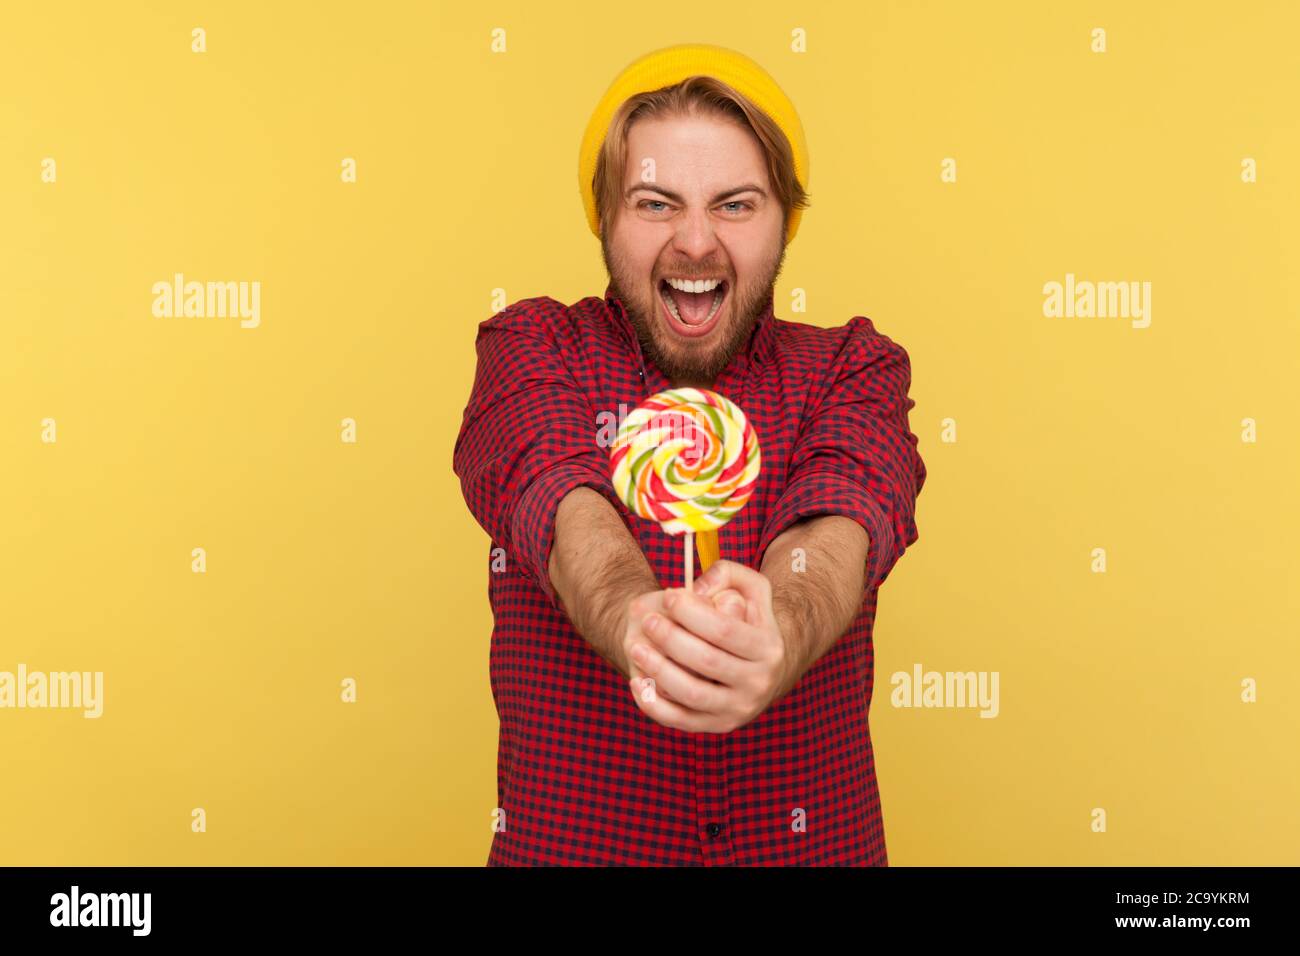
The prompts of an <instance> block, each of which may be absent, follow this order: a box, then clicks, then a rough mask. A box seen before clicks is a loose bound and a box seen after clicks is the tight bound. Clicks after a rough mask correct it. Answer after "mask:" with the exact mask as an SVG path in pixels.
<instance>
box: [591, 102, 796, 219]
mask: <svg viewBox="0 0 1300 956" xmlns="http://www.w3.org/2000/svg"><path fill="white" fill-rule="evenodd" d="M692 115H700V116H716V117H719V118H721V119H729V120H733V121H735V122H737V123H739V124H741V125H742V126H744V127H746V128H748V129H749V131H750V132H752V133H753V134H754V136H755V137H757V139H758V142H759V145H760V146H761V147H762V149H763V154H764V156H765V158H766V161H767V176H768V179H769V181H770V182H771V186H772V191H773V192H774V193H775V194H776V198H777V201H778V202H780V204H781V209H782V218H781V235H782V236H785V234H786V226H787V225H788V223H789V221H790V213H791V212H792V211H793V210H795V209H801V210H802V209H807V208H808V205H809V202H808V193H807V192H806V191H805V190H804V188H803V186H802V185H800V183H799V179H798V177H797V176H796V175H795V170H794V151H793V150H792V149H791V148H790V141H789V140H788V139H786V135H785V133H783V132H782V131H781V127H779V126H778V125H777V124H776V123H775V122H773V121H772V119H771V118H770V117H769V116H768V115H767V114H766V113H764V112H763V111H762V110H760V109H759V108H758V107H757V106H755V105H754V104H753V103H752V102H751V101H750V100H749V99H748V98H747V97H745V96H744V95H743V94H741V93H739V92H737V91H736V89H735V88H734V87H732V86H730V85H728V84H726V83H723V82H722V81H721V80H718V79H715V78H714V77H711V76H688V77H687V78H686V79H684V80H682V81H681V82H680V83H675V84H673V85H672V86H665V87H663V88H662V89H658V90H653V91H651V92H649V93H638V94H636V95H635V96H630V97H628V98H627V99H626V100H625V101H624V102H623V103H622V104H621V105H620V106H619V108H618V109H617V110H616V111H615V112H614V115H613V117H612V118H611V119H610V121H609V132H608V133H607V134H606V136H605V141H604V143H603V144H602V145H601V148H600V155H599V156H598V157H597V158H596V174H595V175H594V176H593V177H592V195H593V196H594V197H595V200H596V212H597V215H598V216H599V217H600V234H601V236H602V237H604V236H607V235H608V234H609V233H608V227H609V222H610V219H611V217H612V215H613V212H614V210H616V209H618V208H620V207H621V206H622V204H623V178H624V176H625V175H626V172H627V169H626V166H625V162H626V157H627V139H628V133H629V132H630V131H631V129H632V124H634V123H635V122H636V121H637V120H639V119H648V118H650V117H658V118H668V117H676V116H692Z"/></svg>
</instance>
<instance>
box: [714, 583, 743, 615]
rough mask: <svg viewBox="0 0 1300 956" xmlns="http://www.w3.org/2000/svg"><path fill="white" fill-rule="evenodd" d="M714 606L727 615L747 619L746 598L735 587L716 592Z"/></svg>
mask: <svg viewBox="0 0 1300 956" xmlns="http://www.w3.org/2000/svg"><path fill="white" fill-rule="evenodd" d="M713 606H714V607H716V608H717V609H718V613H720V614H725V615H726V616H727V617H734V618H739V619H740V620H742V621H743V620H744V619H745V598H744V596H742V595H741V593H740V592H739V591H737V590H736V589H735V588H724V589H723V590H721V591H718V592H717V593H716V594H714V595H713Z"/></svg>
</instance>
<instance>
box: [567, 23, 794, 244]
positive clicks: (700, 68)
mask: <svg viewBox="0 0 1300 956" xmlns="http://www.w3.org/2000/svg"><path fill="white" fill-rule="evenodd" d="M701 74H702V75H705V76H712V77H714V78H715V79H718V80H721V81H722V82H724V83H727V84H728V85H730V86H732V87H734V88H735V90H736V91H737V92H738V93H741V94H742V95H744V96H745V97H747V98H748V99H749V100H750V102H752V103H753V104H754V105H755V106H757V107H758V108H759V109H761V110H762V111H763V112H764V113H766V114H767V115H768V116H769V117H770V118H771V119H772V121H773V122H774V123H776V125H777V126H779V127H780V128H781V131H782V132H784V133H785V136H786V139H788V140H789V141H790V148H791V150H792V151H793V152H794V173H795V178H796V179H798V180H799V184H800V185H801V186H803V188H804V189H807V188H808V145H807V143H805V142H804V136H803V124H801V123H800V122H799V114H798V113H796V112H795V109H794V104H793V103H791V102H790V99H789V97H787V96H786V95H785V93H784V92H782V90H781V87H779V86H777V85H776V81H775V80H773V79H772V77H770V76H769V75H768V74H767V71H765V70H764V69H763V68H762V67H761V66H759V65H758V64H757V63H755V62H754V61H753V60H751V59H750V58H749V57H747V56H745V55H744V54H742V53H737V52H736V51H734V50H728V49H727V48H726V47H720V46H713V45H711V44H707V43H683V44H680V45H678V46H670V47H664V48H663V49H661V50H655V51H654V52H653V53H647V54H646V55H645V56H643V57H641V58H639V59H637V60H634V61H633V62H632V63H631V64H630V65H629V66H628V67H627V68H626V69H624V70H623V72H622V73H620V74H619V75H618V76H617V77H616V78H615V79H614V82H613V83H611V84H610V86H609V89H608V90H606V91H605V95H604V96H602V97H601V99H600V102H599V103H597V104H596V111H595V112H594V113H592V114H591V119H590V120H588V122H587V130H586V132H584V133H583V134H582V146H581V148H580V149H579V151H578V190H579V192H580V193H581V194H582V205H583V207H584V208H585V209H586V211H587V224H588V225H589V226H590V227H591V231H592V233H593V234H594V235H595V236H596V237H597V238H600V217H599V216H598V215H597V212H596V197H595V195H594V194H593V192H592V182H591V180H592V177H593V176H595V175H596V160H597V158H598V157H599V156H600V149H601V146H603V145H604V143H605V136H606V134H607V133H608V132H609V123H610V120H612V119H613V118H614V113H615V112H616V111H617V110H618V108H619V107H620V106H622V105H623V103H624V101H625V100H627V99H628V98H629V97H631V96H635V95H636V94H638V93H649V92H652V91H653V90H657V89H661V88H662V87H665V86H672V85H673V84H674V83H680V82H681V81H682V80H684V79H686V78H687V77H688V76H696V75H701ZM802 213H803V210H802V209H792V210H790V221H789V223H788V224H787V227H786V242H787V243H788V242H790V240H792V239H793V238H794V234H795V233H796V232H797V231H798V229H799V219H800V218H801V216H802Z"/></svg>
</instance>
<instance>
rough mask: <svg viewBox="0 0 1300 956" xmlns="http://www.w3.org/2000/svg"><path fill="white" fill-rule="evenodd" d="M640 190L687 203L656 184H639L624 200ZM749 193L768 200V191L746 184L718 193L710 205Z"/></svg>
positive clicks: (710, 201) (624, 195)
mask: <svg viewBox="0 0 1300 956" xmlns="http://www.w3.org/2000/svg"><path fill="white" fill-rule="evenodd" d="M638 189H648V190H650V191H651V192H657V193H659V194H660V195H661V196H666V197H667V198H668V199H671V200H672V201H673V202H679V203H684V202H686V200H685V199H683V198H682V197H681V196H679V195H678V194H677V193H675V192H673V191H672V190H670V189H664V188H663V187H662V186H657V185H655V184H654V183H637V184H636V185H634V186H632V187H631V188H629V189H628V191H627V192H626V193H624V194H623V198H624V199H629V198H631V196H632V194H633V193H634V192H636V191H637V190H638ZM748 192H755V193H758V194H759V195H760V196H762V197H763V198H764V199H766V198H767V191H766V190H764V189H763V188H762V187H761V186H756V185H755V184H754V183H745V184H744V185H743V186H736V187H735V188H733V189H727V190H724V191H723V192H720V193H718V194H717V195H716V196H714V197H713V198H712V199H711V200H709V204H710V205H712V204H713V203H715V202H721V201H722V200H724V199H726V198H727V197H728V196H735V195H738V194H740V193H748Z"/></svg>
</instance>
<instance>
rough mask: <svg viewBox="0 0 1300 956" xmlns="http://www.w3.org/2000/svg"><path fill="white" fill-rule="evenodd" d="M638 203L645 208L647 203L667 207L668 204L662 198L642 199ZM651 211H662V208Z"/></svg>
mask: <svg viewBox="0 0 1300 956" xmlns="http://www.w3.org/2000/svg"><path fill="white" fill-rule="evenodd" d="M637 205H638V206H640V207H641V208H642V209H644V208H645V207H646V206H647V205H649V206H665V207H666V206H667V205H668V204H667V203H665V202H663V201H662V200H659V199H643V200H641V202H639V203H638V204H637ZM650 211H651V212H661V211H662V210H659V209H651V210H650Z"/></svg>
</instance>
